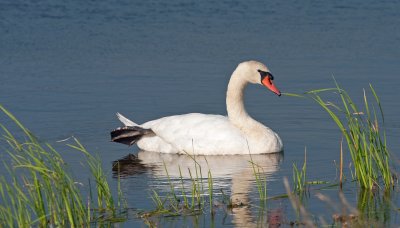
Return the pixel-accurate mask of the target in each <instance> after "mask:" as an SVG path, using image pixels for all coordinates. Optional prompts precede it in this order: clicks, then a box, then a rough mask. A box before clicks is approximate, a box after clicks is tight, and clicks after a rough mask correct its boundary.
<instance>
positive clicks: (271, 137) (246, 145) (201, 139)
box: [111, 61, 283, 155]
mask: <svg viewBox="0 0 400 228" xmlns="http://www.w3.org/2000/svg"><path fill="white" fill-rule="evenodd" d="M273 79H274V78H273V76H272V74H271V73H270V72H269V70H268V68H267V67H266V66H265V65H264V64H262V63H260V62H257V61H247V62H243V63H240V64H239V65H238V66H237V68H236V70H235V71H234V72H233V73H232V76H231V78H230V80H229V84H228V90H227V93H226V108H227V111H228V117H226V116H221V115H210V114H200V113H189V114H183V115H174V116H167V117H163V118H160V119H156V120H152V121H149V122H146V123H143V124H141V125H139V124H136V123H134V122H133V121H131V120H129V119H127V118H126V117H124V116H122V115H121V114H119V113H117V117H118V119H119V120H120V121H121V122H122V123H123V124H124V125H125V126H124V127H120V128H117V129H115V130H113V131H111V141H113V142H118V143H123V144H127V145H133V144H134V143H137V145H138V147H139V148H140V149H141V150H145V151H154V152H162V153H178V154H184V153H189V154H195V155H228V154H249V153H251V154H263V153H274V152H280V151H282V150H283V144H282V140H281V139H280V137H279V136H278V134H276V133H275V132H274V131H272V130H271V129H270V128H268V127H266V126H264V125H263V124H261V123H259V122H257V121H256V120H254V119H253V118H251V117H250V116H249V115H248V114H247V112H246V110H245V108H244V104H243V92H244V89H245V87H246V85H247V84H248V83H253V84H261V85H264V86H265V87H267V88H268V89H269V90H271V91H272V92H274V93H275V94H277V95H278V96H280V95H281V93H280V91H279V90H278V88H276V87H275V85H274V84H273V82H272V80H273Z"/></svg>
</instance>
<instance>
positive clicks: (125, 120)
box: [116, 112, 139, 126]
mask: <svg viewBox="0 0 400 228" xmlns="http://www.w3.org/2000/svg"><path fill="white" fill-rule="evenodd" d="M116 115H117V117H118V119H119V121H121V122H122V123H123V124H124V125H125V126H139V124H137V123H135V122H133V121H132V120H130V119H128V118H126V117H125V116H123V115H122V114H121V113H119V112H117V114H116Z"/></svg>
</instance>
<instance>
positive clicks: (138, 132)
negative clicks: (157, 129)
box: [110, 126, 153, 146]
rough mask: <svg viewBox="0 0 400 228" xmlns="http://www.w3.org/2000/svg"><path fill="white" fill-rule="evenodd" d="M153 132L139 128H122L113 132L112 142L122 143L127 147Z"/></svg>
mask: <svg viewBox="0 0 400 228" xmlns="http://www.w3.org/2000/svg"><path fill="white" fill-rule="evenodd" d="M151 133H153V131H152V130H151V129H145V128H141V127H138V126H127V127H120V128H117V129H115V130H113V131H111V133H110V134H111V141H112V142H117V143H122V144H126V145H129V146H131V145H133V144H135V143H136V142H137V141H138V140H139V139H141V138H142V136H143V135H147V134H151Z"/></svg>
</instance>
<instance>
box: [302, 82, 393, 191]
mask: <svg viewBox="0 0 400 228" xmlns="http://www.w3.org/2000/svg"><path fill="white" fill-rule="evenodd" d="M335 84H336V87H335V88H328V89H319V90H313V91H309V92H307V94H308V95H310V96H311V98H312V99H313V100H314V101H316V102H317V103H318V104H319V105H320V106H321V107H322V108H323V109H324V110H325V111H326V112H327V113H328V114H329V115H330V117H331V118H332V120H333V121H334V122H335V123H336V125H337V126H338V127H339V129H340V131H341V132H342V134H343V136H344V138H345V139H346V141H347V145H348V149H349V151H350V154H351V158H352V160H353V164H354V171H355V176H356V178H357V181H358V183H359V185H360V186H361V187H362V188H366V189H374V188H376V187H377V186H380V185H381V183H383V186H384V187H385V188H387V189H389V188H390V187H391V186H393V185H394V177H393V175H392V172H391V166H390V165H391V164H390V153H389V150H388V147H387V145H386V133H385V128H384V123H385V119H384V114H383V110H382V106H381V102H380V100H379V97H378V95H377V93H376V91H375V90H374V88H373V87H372V85H371V84H370V86H369V87H370V91H371V93H372V95H373V97H374V100H375V104H376V105H377V106H378V107H379V111H377V109H376V106H374V105H372V104H370V103H369V101H368V99H367V95H366V91H365V90H364V96H363V98H364V99H363V100H364V107H363V109H360V108H359V107H357V106H356V104H355V103H354V102H353V100H352V99H351V97H350V96H349V94H348V93H347V92H346V91H345V90H343V89H342V88H341V87H340V86H339V84H338V83H337V82H336V81H335ZM328 91H334V92H337V93H338V94H339V96H340V100H341V105H337V104H334V103H332V102H327V101H326V100H324V99H323V98H322V97H321V96H320V94H321V93H322V92H328ZM380 122H381V123H382V126H380V125H379V123H380Z"/></svg>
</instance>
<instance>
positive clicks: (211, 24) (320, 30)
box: [0, 0, 400, 226]
mask: <svg viewBox="0 0 400 228" xmlns="http://www.w3.org/2000/svg"><path fill="white" fill-rule="evenodd" d="M399 12H400V3H399V2H398V1H385V2H379V3H378V2H376V1H352V2H348V1H334V2H318V1H305V2H304V1H303V2H301V1H300V2H299V1H286V2H279V1H278V2H264V1H217V2H212V1H201V2H200V1H173V2H163V1H128V0H126V1H107V2H98V1H85V2H82V1H71V2H57V1H49V0H47V1H0V34H1V35H0V81H1V83H0V103H1V104H3V105H4V106H5V107H6V108H8V109H9V110H10V111H12V112H13V113H14V114H16V116H17V117H18V118H19V119H20V120H21V121H22V122H23V123H25V124H26V126H27V127H28V128H29V129H31V130H32V131H33V132H35V133H36V134H37V135H38V136H39V137H40V138H41V139H43V140H44V141H47V142H51V143H54V144H56V145H58V144H57V143H56V141H58V140H62V139H65V138H68V137H70V136H72V135H73V136H75V137H77V138H79V139H80V141H81V142H82V143H83V144H85V145H86V146H87V147H88V149H89V150H90V151H92V152H95V153H98V154H99V155H100V157H101V158H102V160H103V162H104V167H105V169H106V170H107V172H108V173H109V174H110V181H111V182H112V183H113V184H116V179H113V178H112V171H111V162H112V161H114V160H116V159H119V158H121V157H123V156H125V155H127V154H128V153H135V154H137V148H134V147H131V148H127V147H125V146H122V145H117V144H113V143H110V142H109V131H110V129H113V128H115V127H117V126H119V123H118V121H117V120H116V118H115V116H114V113H115V112H117V111H118V112H121V113H123V114H125V115H126V116H128V117H130V118H132V119H133V120H134V121H135V122H139V123H140V122H145V121H147V120H151V119H154V118H159V117H162V116H168V115H172V114H179V113H189V112H202V113H215V114H226V111H225V89H226V84H227V81H228V79H229V76H230V74H231V72H232V71H233V69H234V68H235V67H236V65H237V64H238V63H239V62H241V61H244V60H249V59H256V60H259V61H261V62H264V63H266V64H267V65H268V66H269V68H270V70H271V71H272V73H273V74H274V75H275V77H276V78H275V83H276V84H277V86H278V87H279V88H280V89H281V90H282V91H283V92H291V93H301V92H304V91H307V90H310V89H315V88H323V87H332V86H333V85H334V84H333V80H332V76H335V78H336V80H337V81H338V82H339V83H340V84H341V85H342V86H343V87H344V88H345V89H347V90H348V91H349V92H350V94H351V95H352V96H354V97H355V99H356V100H357V99H358V101H360V104H361V101H362V100H361V98H362V89H363V88H367V87H368V83H372V84H373V85H374V87H375V89H376V90H377V92H378V94H379V96H380V98H381V101H382V103H383V108H384V112H385V118H386V119H385V121H386V126H387V134H388V140H389V145H390V148H391V150H392V152H393V153H394V154H396V155H399V152H398V151H399V149H400V143H399V142H400V141H399V140H398V139H399V135H400V122H399V118H398V116H397V113H398V112H399V111H400V103H399V102H398V100H399V98H400V95H399V93H398V88H399V86H400V80H399V71H400V65H399V59H400V16H399ZM246 107H247V109H248V111H249V113H250V114H251V115H252V116H253V117H254V118H255V119H257V120H260V121H261V122H263V123H265V124H266V125H268V126H270V127H271V128H273V129H274V130H275V131H277V132H278V133H279V135H280V136H281V138H282V139H283V141H284V146H285V153H284V158H283V157H281V156H278V157H274V158H268V159H267V158H266V159H267V161H269V163H268V162H267V163H265V166H266V167H267V168H266V169H267V170H266V173H267V176H268V194H269V195H272V196H273V195H279V194H282V193H285V190H284V188H283V184H282V183H283V182H282V178H283V177H285V176H287V177H289V179H290V178H291V177H292V164H293V162H296V163H297V164H298V165H299V166H300V165H301V164H302V162H303V157H304V150H305V148H307V155H308V157H307V172H308V178H309V179H310V180H326V181H334V180H335V179H336V178H337V174H336V168H335V163H334V161H335V160H336V161H337V160H338V159H339V148H340V139H341V135H340V132H339V131H338V129H337V128H336V127H335V125H334V124H333V123H332V121H331V120H330V119H329V117H328V115H327V114H326V113H324V112H323V111H322V110H321V108H319V107H318V106H317V105H316V104H314V103H312V102H311V101H308V100H302V99H297V98H293V97H285V96H283V97H276V96H273V95H272V94H271V93H269V92H266V91H265V90H264V89H263V88H261V87H258V86H250V87H248V89H247V91H246ZM1 118H2V119H1V122H2V123H3V122H4V121H5V120H4V119H3V118H4V116H1ZM60 147H61V148H63V147H62V146H60ZM139 155H140V154H139ZM142 155H143V154H142ZM150 155H153V154H150ZM150 155H149V156H144V157H142V158H143V160H144V162H145V163H147V164H152V165H153V166H154V167H156V168H154V169H150V170H145V171H143V172H139V173H134V174H133V175H131V176H130V177H129V178H126V179H123V180H122V183H121V184H122V187H123V192H124V194H125V196H126V197H127V199H128V204H129V206H130V207H132V208H138V209H151V208H153V206H152V204H151V199H150V197H149V195H150V191H149V189H152V188H156V189H159V190H160V191H168V189H167V188H168V184H167V182H166V179H165V175H164V174H163V173H162V170H163V168H162V167H161V168H160V161H162V160H163V159H164V160H165V159H169V161H171V167H170V168H171V169H175V168H176V167H177V165H178V164H181V165H183V164H186V163H185V160H184V158H182V157H179V156H178V157H173V156H172V157H165V158H164V157H162V155H154V156H153V157H152V156H150ZM65 159H66V160H67V161H68V163H69V164H70V166H71V167H72V169H73V170H74V169H82V165H81V163H80V162H81V160H82V157H80V156H76V155H75V154H66V155H65ZM208 159H210V160H212V161H211V162H213V161H214V160H215V161H214V162H216V163H218V164H224V166H222V167H221V166H219V167H218V168H219V170H217V171H215V178H216V182H217V186H220V188H222V189H225V190H226V191H228V192H231V193H235V189H234V188H233V187H232V186H234V184H233V183H235V181H237V180H236V178H237V177H240V178H242V179H239V182H240V183H244V185H245V186H244V187H243V189H242V190H240V191H241V194H242V195H243V194H244V193H245V194H244V195H245V196H244V197H245V198H248V199H250V201H251V200H252V199H256V198H257V197H258V193H257V190H256V187H255V184H254V179H252V176H251V175H250V174H251V173H249V171H250V169H251V167H250V166H246V164H245V163H242V162H237V161H243V160H245V159H244V158H237V157H235V158H234V157H232V158H230V157H226V158H208ZM218 159H222V160H223V161H222V160H218ZM260 160H262V159H260ZM179 162H183V163H179ZM349 162H350V160H349V159H346V161H345V164H349ZM161 164H162V163H161ZM174 165H175V166H174ZM157 167H158V168H157ZM1 170H2V169H0V171H1ZM233 170H234V171H235V172H233ZM2 172H3V171H2ZM85 175H86V174H82V176H80V175H77V176H78V178H82V179H83V180H85V178H86V177H85ZM346 175H347V176H348V177H350V175H351V174H350V172H349V171H348V170H346ZM337 192H338V191H337V190H336V189H334V190H331V191H326V192H324V194H328V195H330V196H331V197H333V198H337ZM311 194H314V193H311ZM345 195H346V197H347V198H348V200H349V201H350V202H351V203H352V204H353V205H354V206H355V205H356V204H357V200H358V199H359V198H360V196H359V195H357V189H356V188H354V187H352V185H351V184H350V185H349V187H348V188H347V189H345ZM393 201H394V203H395V204H396V202H397V199H394V200H393ZM307 208H308V209H309V210H310V212H312V213H315V214H316V215H322V216H324V217H325V219H326V220H327V221H328V223H329V222H330V221H331V214H332V212H331V211H330V210H329V207H327V206H326V204H324V203H322V202H321V201H319V200H317V199H315V197H314V198H313V197H310V199H309V200H308V201H307ZM269 210H270V211H272V212H277V211H278V212H279V213H281V214H283V216H284V217H286V218H287V220H290V219H295V213H294V212H293V210H292V208H291V206H290V204H289V203H288V202H287V200H277V201H274V202H273V203H271V206H270V208H269ZM224 216H225V214H224V213H222V212H221V213H218V216H217V218H216V222H215V225H216V226H224V225H226V226H235V224H236V225H239V224H241V225H245V226H250V225H254V221H256V220H257V212H256V209H255V208H254V207H253V208H250V209H248V211H236V212H235V211H233V212H230V213H228V214H227V218H224ZM159 222H160V223H161V224H164V223H165V225H168V226H175V225H182V224H189V225H190V224H193V223H196V221H193V220H192V218H174V219H161V221H159ZM209 223H210V221H209V218H208V217H207V215H205V216H204V217H202V218H200V221H197V223H196V224H200V225H201V226H208V225H209ZM388 223H389V224H392V225H393V224H396V223H399V219H398V214H396V213H395V212H393V213H392V214H391V218H390V219H389V222H388ZM388 223H387V224H388ZM128 224H135V225H139V224H141V225H143V223H142V221H141V220H139V219H135V216H132V218H131V220H130V221H129V222H128Z"/></svg>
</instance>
